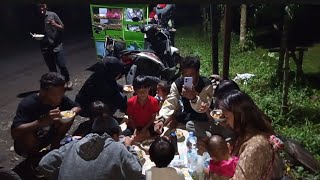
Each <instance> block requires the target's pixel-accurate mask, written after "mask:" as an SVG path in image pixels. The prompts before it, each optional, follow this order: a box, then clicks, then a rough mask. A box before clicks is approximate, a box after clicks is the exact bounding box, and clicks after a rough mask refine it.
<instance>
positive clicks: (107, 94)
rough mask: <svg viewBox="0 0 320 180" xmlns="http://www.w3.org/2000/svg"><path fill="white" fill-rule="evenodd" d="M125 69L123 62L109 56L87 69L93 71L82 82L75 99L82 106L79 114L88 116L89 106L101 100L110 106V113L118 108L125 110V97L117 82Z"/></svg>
mask: <svg viewBox="0 0 320 180" xmlns="http://www.w3.org/2000/svg"><path fill="white" fill-rule="evenodd" d="M125 69H126V68H125V64H124V63H122V62H121V61H120V60H119V59H118V58H116V57H111V56H108V57H105V58H104V59H103V60H102V61H101V62H99V63H97V64H95V65H93V66H92V67H90V68H89V69H88V70H90V71H93V72H94V73H93V74H92V75H91V76H90V77H89V78H88V79H87V81H86V82H85V83H84V85H83V86H82V88H81V89H80V91H79V93H78V94H77V96H76V99H75V101H76V102H77V103H79V105H80V106H81V108H82V111H81V113H80V116H83V117H90V116H91V114H92V112H91V108H90V107H91V104H92V103H93V102H95V101H101V102H103V103H104V104H106V105H107V106H108V107H110V112H111V115H113V114H114V113H115V112H116V111H117V110H118V109H120V111H123V112H124V111H125V110H126V108H127V98H126V96H125V94H123V93H122V92H121V91H122V88H120V85H118V84H117V80H118V79H120V78H121V77H122V76H123V75H124V74H125V73H126V70H125Z"/></svg>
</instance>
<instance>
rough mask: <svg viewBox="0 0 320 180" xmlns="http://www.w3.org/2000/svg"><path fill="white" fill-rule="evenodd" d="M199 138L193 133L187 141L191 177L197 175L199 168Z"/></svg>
mask: <svg viewBox="0 0 320 180" xmlns="http://www.w3.org/2000/svg"><path fill="white" fill-rule="evenodd" d="M196 144H197V137H196V136H194V133H193V132H189V137H188V139H187V147H188V151H187V159H188V166H189V173H190V175H191V176H194V175H195V174H196V168H197V159H198V154H197V145H196Z"/></svg>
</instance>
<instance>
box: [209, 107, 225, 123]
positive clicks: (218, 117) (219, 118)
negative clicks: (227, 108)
mask: <svg viewBox="0 0 320 180" xmlns="http://www.w3.org/2000/svg"><path fill="white" fill-rule="evenodd" d="M210 116H211V117H212V118H213V119H214V120H215V121H216V122H222V121H225V120H226V118H225V117H224V116H223V114H222V110H220V109H214V110H212V111H211V112H210Z"/></svg>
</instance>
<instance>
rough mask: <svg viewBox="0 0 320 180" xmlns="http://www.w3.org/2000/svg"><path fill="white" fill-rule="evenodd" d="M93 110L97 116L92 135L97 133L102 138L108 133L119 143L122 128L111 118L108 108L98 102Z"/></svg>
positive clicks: (94, 119) (94, 118)
mask: <svg viewBox="0 0 320 180" xmlns="http://www.w3.org/2000/svg"><path fill="white" fill-rule="evenodd" d="M93 110H94V111H93V112H94V115H95V116H94V117H93V119H92V120H93V124H92V128H91V133H97V134H99V135H100V136H102V135H103V134H104V133H107V134H109V135H110V136H111V137H112V138H113V139H114V140H115V141H119V136H120V134H121V128H120V126H119V123H118V121H116V120H115V119H114V118H112V117H110V116H109V114H108V109H107V106H106V105H105V104H104V103H103V102H101V101H96V102H94V103H93Z"/></svg>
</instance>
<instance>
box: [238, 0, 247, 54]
mask: <svg viewBox="0 0 320 180" xmlns="http://www.w3.org/2000/svg"><path fill="white" fill-rule="evenodd" d="M246 34H247V5H246V4H242V5H241V18H240V41H239V45H240V47H241V48H242V47H244V46H245V44H246Z"/></svg>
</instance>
